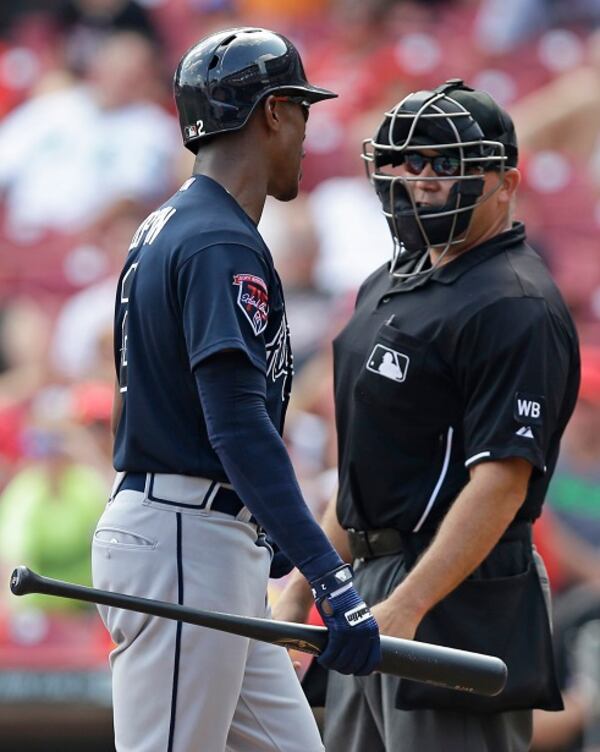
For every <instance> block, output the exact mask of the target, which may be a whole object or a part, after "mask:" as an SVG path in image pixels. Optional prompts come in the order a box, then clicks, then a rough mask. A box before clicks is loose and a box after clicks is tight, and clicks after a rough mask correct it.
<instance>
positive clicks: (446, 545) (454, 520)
mask: <svg viewBox="0 0 600 752" xmlns="http://www.w3.org/2000/svg"><path fill="white" fill-rule="evenodd" d="M531 471H532V466H531V464H530V463H529V462H528V461H527V460H524V459H521V458H519V457H511V458H508V459H504V460H498V461H494V462H482V463H480V464H478V465H476V466H475V467H473V468H472V469H471V477H470V480H469V482H468V483H467V485H466V486H465V487H464V488H463V490H462V491H461V493H460V494H459V495H458V497H457V498H456V500H455V502H454V504H453V505H452V506H451V507H450V509H449V511H448V513H447V514H446V516H445V518H444V520H443V521H442V523H441V525H440V527H439V529H438V532H437V534H436V536H435V538H434V539H433V541H432V542H431V544H430V546H429V548H428V549H427V550H426V551H425V553H424V554H423V555H422V557H421V558H420V559H419V561H418V562H417V564H416V565H415V566H414V568H413V569H412V570H411V572H410V574H409V575H408V576H407V577H406V579H404V580H403V582H402V583H401V584H400V585H398V587H397V588H396V589H395V590H394V591H393V592H392V594H391V595H390V596H389V597H388V598H387V599H386V600H384V601H382V602H381V603H379V604H377V605H376V606H374V607H373V609H372V611H373V614H374V615H375V618H376V619H377V622H378V624H379V625H380V629H381V633H382V634H387V635H392V636H394V637H403V638H406V639H412V638H413V637H414V635H415V632H416V629H417V627H418V626H419V623H420V621H421V620H422V618H423V617H424V616H425V614H426V613H427V612H428V611H429V610H430V609H431V608H433V606H435V605H436V603H438V602H439V601H440V600H441V599H442V598H444V597H445V596H446V595H448V593H450V592H452V590H454V588H456V587H457V586H458V585H459V584H460V583H461V582H462V581H463V580H464V579H466V578H467V577H468V576H469V575H470V574H471V573H472V572H473V571H474V570H475V569H476V568H477V567H478V566H479V564H481V562H482V561H483V560H484V559H485V558H486V556H487V555H488V554H489V553H490V551H491V550H492V548H493V547H494V546H495V545H496V543H497V542H498V541H499V540H500V538H501V536H502V534H503V533H504V531H505V530H506V528H507V527H508V526H509V525H510V523H511V522H512V520H513V518H514V517H515V515H516V513H517V511H518V510H519V507H520V506H521V504H522V503H523V501H524V500H525V496H526V494H527V486H528V483H529V477H530V475H531Z"/></svg>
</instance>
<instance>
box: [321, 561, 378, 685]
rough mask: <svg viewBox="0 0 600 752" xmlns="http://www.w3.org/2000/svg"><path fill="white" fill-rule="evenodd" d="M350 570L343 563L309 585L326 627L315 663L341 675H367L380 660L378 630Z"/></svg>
mask: <svg viewBox="0 0 600 752" xmlns="http://www.w3.org/2000/svg"><path fill="white" fill-rule="evenodd" d="M352 577H353V574H352V569H351V567H350V566H348V565H347V564H344V565H343V566H341V567H338V568H337V569H334V570H333V571H331V572H328V573H327V574H326V575H324V576H323V577H321V578H319V579H318V580H313V581H312V582H311V583H310V584H311V587H312V590H313V596H314V599H315V601H316V604H317V608H318V610H319V613H320V614H321V617H322V619H323V622H324V624H325V626H326V627H327V629H328V630H329V638H328V640H327V645H326V647H325V650H324V651H323V652H322V653H321V655H320V656H318V658H317V660H318V662H319V663H320V664H321V665H322V666H324V667H325V668H328V669H333V670H335V671H339V672H340V673H341V674H355V675H357V676H366V675H367V674H370V673H371V672H372V671H374V670H375V669H376V668H377V666H378V665H379V663H380V662H381V648H380V644H379V629H378V627H377V622H376V621H375V619H374V618H373V616H372V614H371V612H370V611H369V608H368V606H367V605H366V603H365V602H364V601H363V599H362V598H361V597H360V595H359V594H358V593H357V592H356V590H355V589H354V585H353V584H352Z"/></svg>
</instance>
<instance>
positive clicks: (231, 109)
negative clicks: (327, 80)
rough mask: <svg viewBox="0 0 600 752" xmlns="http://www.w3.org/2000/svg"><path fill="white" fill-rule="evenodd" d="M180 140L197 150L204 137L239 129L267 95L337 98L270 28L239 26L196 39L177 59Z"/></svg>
mask: <svg viewBox="0 0 600 752" xmlns="http://www.w3.org/2000/svg"><path fill="white" fill-rule="evenodd" d="M173 88H174V94H175V103H176V105H177V110H178V112H179V122H180V125H181V132H182V135H183V143H184V144H185V146H186V147H187V148H188V149H190V151H192V152H194V154H196V153H197V152H198V149H199V147H200V144H201V142H202V139H203V138H205V137H207V136H212V135H213V134H215V133H225V132H227V131H235V130H238V129H239V128H242V127H243V126H244V125H245V124H246V122H247V121H248V118H249V117H250V115H251V114H252V112H253V110H254V108H255V107H256V105H257V104H258V102H259V101H260V100H261V99H262V98H263V97H265V96H266V95H268V94H271V93H273V92H281V93H282V94H289V95H296V96H301V97H302V98H303V100H305V101H306V103H307V104H312V103H314V102H318V101H320V100H322V99H331V98H332V97H336V96H337V94H334V93H333V92H332V91H328V90H327V89H321V88H318V87H316V86H312V85H311V84H310V83H309V82H308V81H307V79H306V74H305V73H304V67H303V65H302V60H301V59H300V55H299V53H298V50H297V49H296V48H295V47H294V45H293V44H292V43H291V42H290V41H289V40H288V39H286V38H285V37H284V36H282V35H281V34H276V33H275V32H273V31H269V30H268V29H256V28H245V27H244V28H237V29H226V30H225V31H219V32H217V33H216V34H211V35H210V36H208V37H206V38H205V39H202V40H200V41H199V42H198V43H197V44H195V45H194V46H193V47H191V48H190V49H189V50H188V51H187V52H186V53H185V55H184V56H183V57H182V58H181V60H180V62H179V65H178V66H177V70H176V72H175V79H174V82H173Z"/></svg>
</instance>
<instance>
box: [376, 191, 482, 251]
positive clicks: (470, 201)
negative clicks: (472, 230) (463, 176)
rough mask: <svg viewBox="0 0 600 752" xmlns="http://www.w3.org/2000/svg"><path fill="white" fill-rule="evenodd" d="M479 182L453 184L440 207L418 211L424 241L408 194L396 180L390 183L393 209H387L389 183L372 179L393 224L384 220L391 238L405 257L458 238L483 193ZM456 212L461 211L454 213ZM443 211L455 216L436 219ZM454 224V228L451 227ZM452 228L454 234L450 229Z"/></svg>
mask: <svg viewBox="0 0 600 752" xmlns="http://www.w3.org/2000/svg"><path fill="white" fill-rule="evenodd" d="M483 185H484V181H483V178H475V179H473V178H471V179H469V180H457V182H456V183H455V184H454V185H453V186H452V188H451V189H450V193H449V194H448V200H447V201H446V203H445V204H443V205H442V206H431V207H422V208H420V209H419V211H418V215H419V219H420V220H421V222H422V224H423V227H424V230H425V232H426V233H427V237H425V236H424V235H423V232H422V231H421V227H420V226H419V222H418V221H417V218H416V215H415V210H414V208H413V205H412V203H411V201H410V198H409V196H408V191H407V189H406V187H405V185H404V184H403V183H402V181H401V180H400V179H395V180H394V190H393V193H394V206H393V209H392V208H391V207H390V193H391V188H392V182H391V181H389V180H381V179H377V178H375V190H376V192H377V195H378V196H379V200H380V201H381V204H382V206H383V210H384V211H385V212H387V213H390V214H393V215H394V218H395V224H396V228H397V235H396V233H395V231H394V222H393V221H392V220H391V219H390V218H388V224H389V227H390V231H391V233H392V236H394V237H395V238H396V240H397V241H398V242H399V243H402V245H403V246H404V247H405V249H406V250H407V251H408V252H409V253H411V254H412V253H415V252H417V251H424V250H425V249H426V248H428V247H429V246H437V245H445V244H446V243H448V242H451V241H452V240H454V239H455V238H457V237H459V236H460V235H461V234H462V233H463V232H465V230H466V229H467V227H468V226H469V222H470V220H471V215H472V214H473V207H474V206H475V203H476V202H477V199H478V198H479V197H480V196H481V194H482V193H483ZM457 209H463V211H459V212H456V210H457ZM447 211H454V212H455V213H453V214H449V215H446V216H440V214H443V213H444V212H447ZM455 220H456V224H454V222H455ZM453 226H454V230H453V229H452V228H453Z"/></svg>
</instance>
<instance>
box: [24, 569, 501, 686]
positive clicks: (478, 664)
mask: <svg viewBox="0 0 600 752" xmlns="http://www.w3.org/2000/svg"><path fill="white" fill-rule="evenodd" d="M10 589H11V591H12V592H13V593H14V595H26V594H27V593H44V594H46V595H54V596H59V597H63V598H71V599H74V600H80V601H88V602H89V603H96V604H101V605H103V606H112V607H113V608H122V609H125V610H128V611H138V612H141V613H144V614H150V615H152V616H161V617H164V618H167V619H174V620H175V621H182V622H186V623H188V624H196V625H198V626H200V627H208V628H209V629H218V630H220V631H221V632H229V633H230V634H235V635H240V636H242V637H249V638H250V639H253V640H261V641H262V642H270V643H273V644H275V645H281V646H282V647H285V648H294V649H295V650H300V651H302V652H305V653H313V654H315V655H318V654H319V653H320V652H321V651H322V650H323V649H324V648H325V645H326V643H327V629H326V628H325V627H317V626H312V625H309V624H294V623H292V622H285V621H274V620H272V619H259V618H256V617H250V616H235V615H233V614H223V613H218V612H214V611H202V610H200V609H195V608H189V607H187V606H180V605H178V604H175V603H166V602H164V601H158V600H153V599H150V598H141V597H138V596H135V595H126V594H125V593H114V592H111V591H109V590H98V589H97V588H91V587H84V586H83V585H75V584H72V583H70V582H63V581H62V580H55V579H52V578H50V577H42V576H41V575H39V574H37V573H36V572H32V571H31V569H29V568H28V567H25V566H20V567H17V568H16V569H15V570H14V571H13V573H12V575H11V578H10ZM377 670H378V671H381V672H382V673H386V674H394V675H396V676H401V677H403V678H405V679H413V680H414V681H420V682H426V683H428V684H436V685H438V686H441V687H446V688H449V689H456V690H460V691H463V692H473V693H475V694H481V695H490V696H493V695H497V694H499V693H500V692H501V691H502V689H503V687H504V685H505V684H506V676H507V668H506V665H505V663H504V662H503V661H501V660H500V658H496V657H494V656H490V655H483V654H481V653H470V652H468V651H466V650H456V649H454V648H447V647H443V646H441V645H432V644H429V643H425V642H417V641H415V640H401V639H399V638H397V637H387V636H385V635H382V636H381V663H380V665H379V666H378V669H377Z"/></svg>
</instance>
